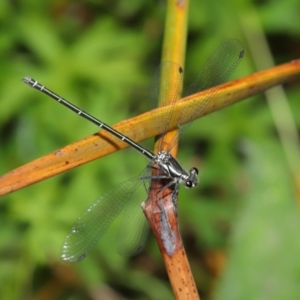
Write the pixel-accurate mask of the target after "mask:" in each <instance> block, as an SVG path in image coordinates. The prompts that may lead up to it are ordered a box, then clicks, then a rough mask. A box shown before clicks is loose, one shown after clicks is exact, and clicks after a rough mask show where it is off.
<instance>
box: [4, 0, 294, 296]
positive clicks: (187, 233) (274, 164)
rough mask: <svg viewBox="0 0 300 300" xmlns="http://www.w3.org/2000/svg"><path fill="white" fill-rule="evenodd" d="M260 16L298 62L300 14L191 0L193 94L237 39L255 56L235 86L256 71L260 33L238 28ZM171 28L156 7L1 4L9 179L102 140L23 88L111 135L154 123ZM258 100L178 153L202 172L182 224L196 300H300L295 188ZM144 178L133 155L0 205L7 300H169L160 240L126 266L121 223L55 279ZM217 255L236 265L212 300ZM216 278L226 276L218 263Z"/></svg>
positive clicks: (216, 120)
mask: <svg viewBox="0 0 300 300" xmlns="http://www.w3.org/2000/svg"><path fill="white" fill-rule="evenodd" d="M251 11H255V12H256V13H257V14H258V15H259V16H260V18H261V19H260V21H261V22H262V24H263V26H264V30H265V31H264V34H265V38H266V39H267V40H269V41H270V47H271V49H272V53H273V54H274V58H275V61H278V60H277V59H278V58H279V61H282V58H284V59H285V60H292V59H295V58H297V56H296V55H295V53H299V43H297V40H298V39H299V35H300V32H299V26H297V24H298V23H299V20H298V16H297V11H299V3H298V1H296V0H289V1H263V2H262V3H260V4H257V5H256V6H253V3H251V2H250V1H246V0H244V1H239V3H237V1H234V0H231V1H223V2H220V1H217V0H212V1H200V0H199V1H195V0H191V8H190V19H189V25H190V31H189V33H190V34H189V41H188V45H187V57H186V68H185V69H186V77H185V78H186V81H187V82H191V81H192V80H193V78H194V77H195V76H196V74H197V72H198V71H199V69H200V68H201V65H202V64H203V63H204V62H205V60H206V59H207V58H208V57H209V55H210V54H211V53H212V52H213V51H214V50H215V48H216V47H217V46H218V45H219V44H220V43H221V42H222V41H224V40H226V39H228V38H237V39H239V40H241V41H242V42H243V44H244V45H245V48H246V56H245V58H244V61H243V62H242V64H241V65H240V66H239V68H238V70H237V71H236V72H235V74H234V77H235V78H238V77H241V76H246V75H248V74H251V73H253V72H255V71H256V70H254V68H253V67H252V65H253V62H252V59H253V58H252V57H251V54H250V52H249V51H248V45H247V39H246V36H247V32H250V31H251V30H252V28H253V25H255V24H247V26H246V27H245V26H244V27H243V28H242V26H241V25H240V20H241V19H243V18H246V17H247V16H248V14H250V13H251ZM164 15H165V7H164V6H163V5H161V3H160V2H150V1H146V3H145V1H139V0H135V1H131V2H130V5H129V4H128V2H127V1H81V2H80V1H67V0H65V1H50V0H48V1H35V0H28V1H5V0H4V1H0V22H1V29H0V30H1V34H0V65H1V73H0V96H1V97H0V99H1V100H0V174H1V175H2V174H5V173H7V172H9V171H10V170H12V169H14V168H17V167H18V166H21V165H23V164H25V163H27V162H29V161H31V160H34V159H35V158H38V157H40V156H42V155H45V154H47V153H49V152H52V151H55V150H57V149H59V148H61V147H63V146H65V145H67V144H69V143H72V142H75V141H76V140H79V139H81V138H83V137H85V136H87V135H91V134H93V133H94V132H96V131H97V128H95V127H94V126H93V125H92V124H88V123H87V122H85V121H84V120H82V119H80V118H77V117H76V116H75V115H74V114H73V113H72V112H69V111H67V110H66V109H64V108H63V107H61V106H59V105H58V104H56V103H54V102H53V101H52V100H49V99H47V97H45V96H44V95H42V94H41V93H38V92H36V91H34V90H32V89H30V88H28V87H27V86H25V85H24V84H23V83H22V82H21V79H22V77H23V76H25V75H30V76H32V77H33V78H35V79H37V80H39V81H40V82H42V83H43V84H45V85H47V87H49V88H50V89H52V90H54V91H56V92H57V93H59V94H60V95H61V96H63V97H65V98H66V99H69V100H70V101H72V102H73V103H74V104H76V105H78V106H80V107H82V108H83V109H84V110H86V111H87V112H90V113H91V114H93V115H95V116H96V117H99V118H100V119H101V120H103V121H105V122H107V123H108V124H114V123H116V122H118V121H121V120H123V119H126V118H129V117H131V116H135V115H138V114H139V113H142V112H145V111H146V110H147V109H148V103H147V100H148V99H147V86H148V84H149V83H150V81H151V74H153V73H154V70H155V68H156V67H157V66H158V65H159V57H160V54H161V40H162V32H163V26H164ZM282 44H284V45H285V47H284V48H283V47H280V45H282ZM283 49H284V50H283ZM287 92H288V98H289V103H290V106H291V108H292V111H293V114H294V118H295V120H296V122H297V126H298V127H299V120H300V118H299V111H300V107H299V101H298V99H299V96H300V95H299V94H300V91H299V88H298V87H297V85H296V84H294V85H293V84H291V85H289V86H288V90H287ZM263 99H264V98H263V96H260V97H255V98H252V99H249V100H247V101H244V102H242V103H240V104H238V105H235V106H232V107H229V108H227V109H225V110H222V111H219V112H217V113H215V114H212V115H210V116H207V117H205V118H203V119H202V120H199V121H197V122H195V124H193V126H192V127H191V128H190V129H189V131H188V132H187V133H186V134H185V136H184V137H183V139H182V142H181V144H180V151H179V152H180V161H181V162H182V163H183V165H184V166H186V167H187V168H188V167H189V166H199V169H200V185H199V187H198V188H196V189H193V190H188V191H186V190H183V189H181V191H180V203H179V217H180V220H181V225H182V226H181V227H182V234H183V236H184V239H185V244H186V250H187V253H188V257H189V259H190V261H191V265H192V268H193V270H194V272H195V278H196V282H197V285H198V287H199V290H200V292H201V299H211V296H212V294H215V295H216V296H215V299H235V298H236V299H277V298H278V299H279V297H280V298H283V295H284V296H285V298H286V299H298V298H299V294H300V291H299V284H297V283H298V282H299V277H300V272H299V270H300V259H299V253H300V252H299V240H298V235H297V233H298V232H299V229H300V224H299V221H298V219H299V214H298V211H297V209H296V199H295V196H294V193H293V189H294V187H293V180H294V179H293V178H292V177H291V173H290V170H289V169H288V167H287V162H286V157H285V153H283V152H282V150H281V144H280V140H279V138H278V136H277V135H276V134H274V132H275V131H276V130H275V126H274V121H273V119H272V116H271V114H270V112H269V108H268V106H267V104H266V103H265V102H264V101H263ZM149 145H150V147H151V143H149ZM145 164H146V161H145V160H144V159H143V158H142V157H140V156H138V155H136V153H135V152H134V151H132V150H125V151H122V152H120V153H115V154H113V155H111V156H108V157H105V158H104V159H101V160H99V161H95V162H92V163H90V164H88V165H85V166H81V167H80V168H77V169H75V170H72V171H69V172H67V173H65V174H62V175H59V176H57V177H55V178H52V179H48V180H46V181H44V182H41V183H38V184H36V185H34V186H31V187H28V188H26V189H23V190H20V191H18V192H15V193H12V194H10V195H8V196H4V197H2V198H1V199H0V219H1V227H0V259H1V268H0V296H1V299H32V298H34V297H37V296H38V295H41V294H42V293H46V294H47V295H48V297H49V299H50V298H52V299H87V298H88V297H91V295H92V294H94V295H97V296H98V297H99V299H102V298H101V296H102V297H103V298H104V295H106V294H109V293H116V294H118V296H116V299H117V297H119V295H122V296H123V297H124V298H126V299H164V300H165V299H173V295H172V292H171V288H170V286H169V282H168V281H167V280H166V276H165V270H164V267H163V264H162V262H161V258H160V256H159V253H158V250H157V246H156V245H155V241H154V239H153V237H152V236H151V238H150V240H149V242H148V245H147V247H146V249H145V250H144V252H142V253H141V254H140V255H139V256H137V257H135V258H132V259H127V258H124V257H121V256H119V255H118V254H117V252H116V242H115V237H116V232H117V227H118V223H119V222H118V221H119V220H117V222H115V223H114V224H113V225H112V226H111V228H110V230H109V231H108V232H107V234H106V235H105V236H104V237H103V239H102V240H101V242H100V243H99V244H98V245H97V247H96V248H95V250H94V251H93V252H92V253H91V255H90V256H89V257H87V258H86V259H85V260H84V261H83V262H82V263H79V264H74V265H71V266H68V267H65V265H63V266H61V265H58V263H59V249H60V246H61V244H62V242H63V239H64V237H65V235H66V233H67V232H68V230H69V229H70V227H71V225H72V224H73V223H74V221H75V220H76V218H77V217H78V216H79V215H80V213H81V212H82V211H83V210H84V209H85V208H86V207H87V206H88V205H89V204H90V203H91V202H92V201H93V200H94V199H96V198H97V197H98V196H99V195H100V194H101V193H103V192H104V191H105V190H107V189H108V188H109V187H112V186H114V185H116V184H118V183H120V182H122V181H124V180H126V179H127V178H130V177H133V176H135V175H137V174H138V173H139V172H140V171H141V170H142V169H143V168H144V167H145ZM142 200H143V199H142ZM298 201H299V200H298ZM215 251H221V252H222V253H223V252H225V251H226V252H228V253H229V260H228V264H227V267H226V269H225V271H224V274H223V276H222V279H221V280H220V284H219V285H218V288H217V291H216V289H214V288H213V287H215V285H213V284H212V283H213V282H214V280H215V279H216V278H215V273H214V272H213V271H212V269H211V268H210V265H209V264H208V263H207V257H209V255H210V254H211V253H213V252H215ZM214 265H215V268H216V269H219V268H220V266H219V265H218V262H217V261H216V262H215V263H214ZM62 269H63V272H62ZM74 273H75V279H72V276H74ZM76 280H77V281H76ZM51 284H53V285H51ZM53 286H55V288H53ZM49 287H50V288H49ZM50 295H53V296H52V297H50ZM112 297H113V296H111V298H112ZM120 297H121V296H120Z"/></svg>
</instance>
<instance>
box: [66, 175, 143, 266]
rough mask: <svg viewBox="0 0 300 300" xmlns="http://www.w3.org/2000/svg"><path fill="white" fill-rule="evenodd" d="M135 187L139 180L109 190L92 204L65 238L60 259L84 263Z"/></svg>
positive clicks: (132, 180) (138, 178)
mask: <svg viewBox="0 0 300 300" xmlns="http://www.w3.org/2000/svg"><path fill="white" fill-rule="evenodd" d="M139 186H141V180H140V176H138V177H135V178H132V179H129V180H127V181H125V182H123V183H121V184H119V185H117V186H116V187H114V188H111V189H110V190H108V191H107V192H106V193H104V194H103V195H101V196H100V198H99V199H97V200H96V201H95V202H93V203H92V204H91V205H90V206H89V207H88V208H87V210H85V211H84V212H83V214H82V215H81V216H80V217H79V218H78V219H77V221H76V223H75V224H74V226H73V227H72V228H71V231H70V233H69V234H68V235H67V236H66V238H65V241H64V243H63V246H62V249H61V259H62V260H64V261H68V262H78V261H80V260H82V259H84V258H85V257H86V255H87V254H88V253H89V252H90V251H91V249H92V248H93V247H94V246H95V244H96V243H97V242H98V241H99V239H100V238H101V237H102V235H103V234H104V233H105V231H106V230H107V229H108V227H109V226H110V224H111V223H112V221H113V220H114V219H115V218H116V216H117V215H118V214H119V213H120V211H121V210H122V209H123V207H124V206H125V205H126V204H127V203H128V201H129V199H130V197H131V196H132V194H133V193H134V192H135V191H136V190H137V189H138V188H139Z"/></svg>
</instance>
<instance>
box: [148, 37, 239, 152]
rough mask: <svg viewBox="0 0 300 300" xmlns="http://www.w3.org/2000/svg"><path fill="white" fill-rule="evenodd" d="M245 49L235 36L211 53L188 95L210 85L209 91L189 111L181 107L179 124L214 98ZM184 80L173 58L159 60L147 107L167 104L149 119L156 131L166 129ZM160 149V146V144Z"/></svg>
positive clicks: (173, 141)
mask: <svg viewBox="0 0 300 300" xmlns="http://www.w3.org/2000/svg"><path fill="white" fill-rule="evenodd" d="M243 55H244V50H243V45H242V44H241V42H239V41H238V40H235V39H231V40H227V41H225V42H224V43H223V44H221V46H220V47H219V48H218V49H217V50H216V51H215V52H214V53H213V54H212V56H211V57H210V58H209V59H208V60H207V62H206V63H205V65H204V66H203V67H202V69H201V70H200V72H199V75H198V76H197V78H196V80H195V81H194V82H193V83H192V85H191V87H190V88H189V90H188V93H187V95H191V94H194V93H196V92H199V91H203V90H206V89H209V88H212V87H215V88H213V89H212V90H211V92H210V94H209V95H207V97H206V98H205V99H204V100H203V101H202V102H201V104H198V103H197V104H196V105H195V107H193V109H192V112H191V110H189V111H187V110H186V111H182V112H181V113H180V115H179V118H178V125H181V124H182V122H183V121H182V120H183V119H184V118H186V117H187V116H186V115H187V114H189V116H188V118H189V119H191V120H193V119H194V117H195V116H196V115H197V114H199V113H200V112H201V111H202V110H203V109H204V108H205V107H206V105H207V104H208V103H209V102H210V100H211V99H212V98H213V96H214V95H215V93H216V92H217V91H218V90H219V88H220V86H219V85H220V84H222V83H224V82H225V81H226V80H227V79H228V78H229V76H230V75H231V74H232V72H233V71H234V70H235V69H236V67H237V66H238V64H239V63H240V61H241V59H242V58H243ZM182 80H183V69H182V68H181V67H180V66H179V65H178V64H176V63H175V62H171V61H167V62H164V63H162V64H161V66H160V67H159V68H158V70H157V72H156V73H155V75H154V78H153V81H152V84H151V87H150V108H151V109H154V108H157V106H165V105H170V108H169V109H168V113H167V116H164V117H163V116H162V114H160V113H157V112H153V114H152V119H153V122H154V124H155V127H156V128H157V131H158V132H162V133H165V132H166V130H167V127H168V125H169V123H170V120H171V118H172V114H173V111H174V104H175V102H176V101H179V100H181V99H180V98H178V95H179V94H180V89H181V85H182ZM170 91H171V92H170ZM190 125H191V122H189V123H186V124H183V125H181V126H180V127H179V131H178V135H177V136H176V137H174V139H173V140H172V141H171V142H170V144H169V147H168V149H167V150H168V151H169V150H171V149H172V148H173V147H174V144H175V143H176V141H177V139H178V137H179V136H180V135H182V134H183V133H184V132H185V131H186V130H187V129H188V127H189V126H190ZM160 149H161V148H160Z"/></svg>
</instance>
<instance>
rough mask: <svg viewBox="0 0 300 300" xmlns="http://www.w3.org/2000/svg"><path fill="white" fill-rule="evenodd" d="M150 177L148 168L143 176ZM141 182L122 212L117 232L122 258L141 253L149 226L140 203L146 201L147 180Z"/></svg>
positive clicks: (118, 246)
mask: <svg viewBox="0 0 300 300" xmlns="http://www.w3.org/2000/svg"><path fill="white" fill-rule="evenodd" d="M150 175H151V169H149V168H148V169H146V170H145V173H144V175H143V176H144V177H149V176H150ZM142 180H143V183H144V184H141V185H140V186H139V187H138V189H137V191H136V192H135V193H134V197H132V199H131V200H130V202H128V203H127V205H126V207H125V209H124V211H123V216H122V220H121V225H120V228H119V232H118V237H117V249H118V252H119V253H120V254H122V255H124V256H132V255H135V254H138V253H139V252H141V251H142V250H143V249H144V246H145V243H146V240H147V237H148V233H149V224H148V221H147V219H146V217H145V215H144V213H143V211H142V208H141V202H142V201H146V200H147V196H148V190H149V179H142Z"/></svg>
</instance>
